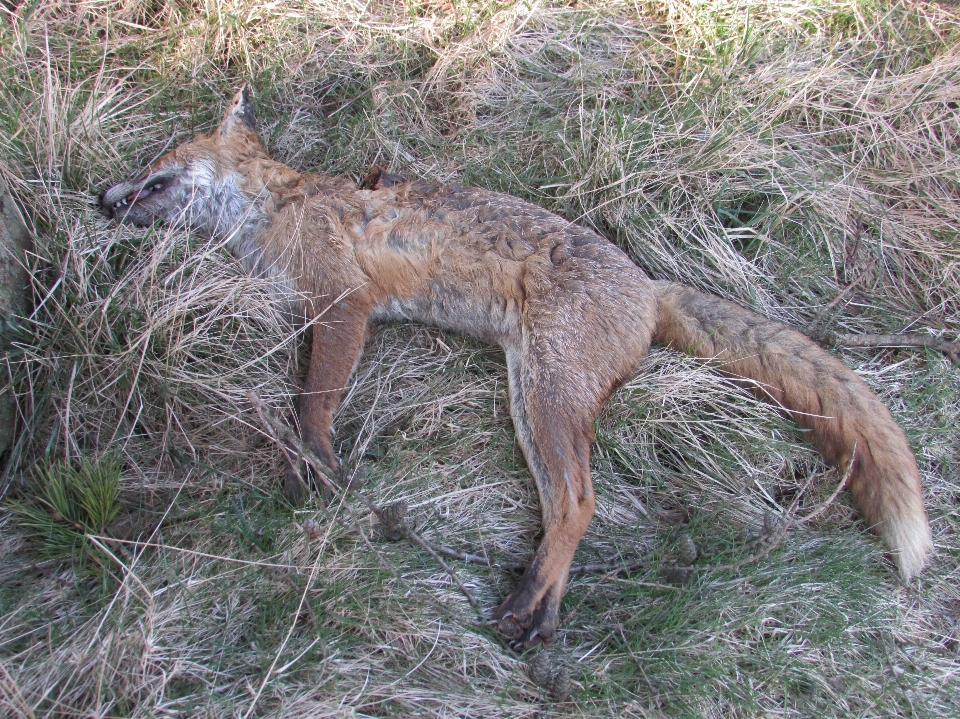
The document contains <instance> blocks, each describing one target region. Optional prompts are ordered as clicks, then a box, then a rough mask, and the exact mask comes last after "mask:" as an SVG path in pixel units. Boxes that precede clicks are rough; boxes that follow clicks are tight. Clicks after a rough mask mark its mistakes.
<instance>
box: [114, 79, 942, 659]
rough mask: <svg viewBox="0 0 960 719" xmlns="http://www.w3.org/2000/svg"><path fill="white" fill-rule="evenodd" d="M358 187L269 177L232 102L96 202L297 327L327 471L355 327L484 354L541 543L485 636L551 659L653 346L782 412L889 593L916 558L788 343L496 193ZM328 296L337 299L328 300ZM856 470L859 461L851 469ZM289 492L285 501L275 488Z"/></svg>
mask: <svg viewBox="0 0 960 719" xmlns="http://www.w3.org/2000/svg"><path fill="white" fill-rule="evenodd" d="M364 184H365V187H366V188H367V189H360V188H358V187H356V185H354V184H353V183H352V182H351V181H349V180H346V179H343V178H334V177H325V176H320V175H308V174H304V173H300V172H297V171H296V170H293V169H291V168H289V167H286V166H285V165H283V164H281V163H279V162H276V161H274V160H271V159H270V157H269V156H268V155H267V153H266V151H265V150H264V149H263V147H262V146H261V144H260V141H259V139H258V137H257V132H256V123H255V120H254V112H253V108H252V106H251V104H250V100H249V96H248V92H247V89H246V88H244V89H243V90H241V91H240V92H239V93H238V94H237V95H236V97H235V98H234V99H233V101H232V103H231V105H230V107H229V109H228V110H227V112H226V115H225V116H224V119H223V122H222V124H221V125H220V127H219V128H218V129H217V130H216V131H215V132H214V133H213V134H212V135H210V136H209V137H205V136H201V137H198V138H197V139H195V140H194V141H192V142H188V143H186V144H184V145H181V146H180V147H178V148H176V149H174V150H172V151H170V152H168V153H166V154H165V155H163V156H162V157H161V158H160V159H158V160H157V161H156V162H155V163H153V165H151V166H150V167H149V168H147V170H146V171H144V172H143V173H141V174H140V175H138V176H137V177H136V178H135V179H133V180H130V181H128V182H122V183H120V184H118V185H116V186H114V187H111V188H110V189H109V190H107V191H106V192H105V193H103V195H102V197H101V204H102V206H103V208H104V209H105V210H106V212H107V213H108V214H109V215H110V216H112V217H115V218H118V219H121V220H123V221H124V222H131V223H134V224H137V225H148V224H151V223H154V222H156V221H158V220H161V221H166V222H171V223H180V224H184V225H187V226H189V227H191V228H193V229H195V230H197V231H200V232H203V233H206V234H208V235H211V236H220V237H225V238H226V245H227V247H228V248H229V250H230V251H231V252H232V253H233V254H234V255H235V256H236V257H237V258H238V259H239V261H240V262H241V264H242V265H243V267H244V268H245V270H246V271H247V272H250V273H252V274H254V275H256V276H260V277H264V278H268V279H269V280H271V281H272V283H273V284H274V285H275V287H276V290H277V293H278V296H281V297H289V296H292V293H293V292H296V293H298V296H300V297H303V298H304V299H303V300H301V301H298V302H296V303H294V305H295V306H293V307H292V308H291V311H292V312H294V313H296V314H299V315H300V316H301V317H302V318H303V319H304V320H305V321H307V322H310V321H313V320H314V319H316V318H317V317H318V316H320V315H321V314H322V315H323V318H322V322H317V323H316V324H315V326H314V327H313V340H312V342H313V344H312V356H311V360H310V368H309V371H308V374H307V378H306V383H305V387H304V391H303V395H302V397H301V400H300V421H301V427H302V433H303V439H304V440H305V441H306V442H308V443H309V445H310V446H311V447H312V448H313V449H314V451H315V452H316V453H317V455H318V456H319V457H320V458H321V459H322V460H323V461H324V462H325V463H326V464H327V465H328V466H329V467H330V468H331V469H336V468H337V466H338V462H337V458H336V456H335V455H334V452H333V447H332V444H331V439H330V423H331V419H332V416H333V413H334V410H335V409H336V407H337V404H338V402H339V401H340V398H341V395H342V393H343V389H344V387H345V386H346V385H347V381H348V379H349V377H350V374H351V373H352V371H353V369H354V366H355V365H356V363H357V360H358V357H359V355H360V352H361V350H362V348H363V344H364V339H365V338H366V336H367V331H368V328H369V327H370V325H371V324H375V323H379V322H384V321H388V320H414V321H417V322H425V323H429V324H432V325H437V326H440V327H443V328H447V329H451V330H455V331H457V332H463V333H466V334H469V335H472V336H475V337H479V338H482V339H484V340H489V341H490V342H496V343H498V344H500V346H502V347H503V349H504V352H505V353H506V359H507V372H508V379H509V388H510V412H511V415H512V417H513V424H514V427H515V428H516V433H517V441H518V442H519V444H520V447H521V449H522V450H523V454H524V457H526V460H527V464H528V465H529V467H530V471H531V473H532V474H533V477H534V479H535V480H536V484H537V489H538V491H539V493H540V502H541V505H542V511H543V524H544V535H543V541H542V542H541V544H540V546H539V548H538V549H537V551H536V554H535V556H534V558H533V561H532V562H531V563H530V566H529V567H528V568H527V570H526V572H525V573H524V575H523V578H522V579H521V581H520V584H519V586H518V587H517V589H516V590H515V591H514V592H513V593H512V594H511V595H510V596H509V597H508V598H507V599H506V601H504V602H503V604H502V605H501V606H500V608H499V610H498V612H497V614H496V620H497V621H498V623H499V627H500V629H501V630H502V631H503V632H505V633H506V634H507V635H509V636H510V638H511V639H512V640H514V641H515V642H517V643H519V644H521V645H523V646H529V645H532V644H534V643H536V642H538V641H544V642H545V641H549V640H550V638H551V637H552V636H553V634H554V632H555V630H556V627H557V617H558V614H557V613H558V609H559V606H560V599H561V597H562V596H563V593H564V589H565V587H566V584H567V577H568V572H569V569H570V564H571V561H572V559H573V554H574V550H575V549H576V547H577V543H578V542H579V541H580V538H581V537H582V536H583V534H584V532H586V529H587V525H588V524H589V523H590V519H591V517H592V516H593V512H594V505H595V500H594V493H593V489H592V487H591V483H590V443H591V441H592V439H593V436H594V419H595V418H596V416H597V414H598V412H599V411H600V408H601V405H602V404H603V403H604V401H605V400H606V399H607V398H608V397H609V395H610V393H611V392H612V391H613V390H614V389H615V388H616V387H617V386H618V385H619V384H620V383H622V382H623V381H624V380H625V379H627V378H628V377H630V376H631V375H632V374H633V373H634V372H635V371H636V369H637V367H638V365H639V363H640V361H641V360H642V358H643V357H644V356H645V355H646V354H647V352H648V350H649V349H650V345H651V343H652V342H657V343H660V344H665V345H668V346H669V347H672V348H673V349H675V350H679V351H681V352H688V353H691V354H693V355H695V356H697V357H703V358H708V359H711V360H715V361H717V362H718V363H720V364H722V367H723V371H724V372H727V373H728V374H730V375H733V376H735V377H743V378H749V379H750V380H752V381H753V382H754V383H755V385H754V386H756V387H759V388H761V390H760V391H762V393H763V395H764V396H768V397H769V398H771V399H772V400H773V401H774V402H776V403H777V404H779V405H780V406H782V407H784V408H785V409H786V411H788V412H789V413H790V415H791V416H792V417H793V418H794V420H795V421H796V422H797V424H799V425H800V426H801V427H804V428H807V429H809V430H811V436H812V438H813V441H814V442H815V443H816V445H817V447H818V448H819V449H820V451H821V452H822V453H823V455H824V456H825V457H826V458H827V459H828V460H829V461H830V462H832V463H834V464H835V465H837V466H839V467H843V468H846V467H848V466H849V465H850V463H851V462H852V463H853V469H852V474H851V477H850V482H849V487H850V490H851V491H852V493H853V499H854V501H855V503H856V505H857V507H858V508H859V509H860V511H861V512H862V513H863V516H864V518H865V520H866V522H867V524H869V525H870V526H871V527H872V528H873V529H874V531H876V532H877V533H878V534H879V535H880V536H881V537H883V539H884V540H885V541H886V543H887V545H888V547H889V548H890V550H891V552H892V556H893V559H894V561H895V562H896V563H897V566H898V567H899V570H900V574H901V575H902V576H903V578H904V579H909V578H910V577H911V576H912V575H915V574H916V573H918V572H919V571H920V570H921V569H922V568H923V566H924V563H925V561H926V559H927V556H928V554H929V553H930V551H931V549H932V541H931V536H930V528H929V525H928V523H927V517H926V513H925V511H924V507H923V500H922V497H921V491H920V478H919V474H918V472H917V466H916V461H915V460H914V456H913V453H912V452H911V451H910V447H909V445H908V443H907V439H906V437H905V436H904V433H903V431H902V430H901V429H900V427H898V426H897V424H896V422H895V421H894V420H893V417H891V415H890V412H889V411H888V410H887V408H886V407H885V406H884V405H883V404H882V403H881V402H880V400H879V399H878V398H877V397H876V396H875V395H874V394H873V392H872V391H871V390H870V389H869V388H868V387H867V385H866V384H865V383H864V382H863V381H862V380H861V379H860V378H859V377H857V376H856V375H855V374H854V373H853V372H852V371H851V370H849V369H848V368H847V367H846V366H845V365H844V364H843V363H842V362H840V361H839V360H837V359H835V358H834V357H832V356H831V355H829V354H827V353H826V352H825V351H823V350H822V349H821V348H820V347H818V346H817V345H816V344H814V343H813V342H811V341H810V340H808V339H807V338H806V337H804V336H803V335H801V334H799V333H798V332H795V331H793V330H790V329H788V328H787V327H785V326H783V325H781V324H778V323H777V322H773V321H770V320H767V319H765V318H763V317H760V316H758V315H756V314H753V313H752V312H748V311H747V310H744V309H742V308H741V307H739V306H737V305H735V304H733V303H731V302H727V301H725V300H722V299H720V298H718V297H713V296H711V295H706V294H701V293H699V292H696V291H694V290H692V289H689V288H687V287H684V286H681V285H678V284H674V283H671V282H657V281H653V280H651V279H649V278H648V277H647V276H646V275H645V274H644V273H643V272H642V271H641V270H640V269H639V268H638V267H637V266H636V265H634V264H633V262H632V261H631V260H630V258H629V257H628V256H627V255H626V254H625V253H624V252H622V251H621V250H620V249H619V248H617V247H616V246H615V245H614V244H613V243H611V242H609V241H608V240H606V239H604V238H602V237H600V236H599V235H597V234H596V233H595V232H593V231H591V230H588V229H586V228H584V227H580V226H578V225H575V224H571V223H570V222H568V221H566V220H564V219H562V218H560V217H558V216H557V215H554V214H552V213H550V212H547V211H546V210H543V209H541V208H539V207H536V206H534V205H532V204H530V203H528V202H524V201H523V200H520V199H518V198H515V197H511V196H509V195H503V194H499V193H496V192H491V191H489V190H483V189H479V188H474V187H459V186H443V185H437V184H430V183H425V182H407V181H402V180H400V179H398V178H395V177H392V176H388V181H386V182H381V181H380V180H378V179H377V178H373V179H372V180H370V181H368V182H365V183H364ZM336 298H340V299H339V300H338V301H335V300H336ZM854 455H855V456H854ZM286 490H287V492H288V493H289V494H291V495H294V496H296V495H298V494H299V493H300V492H301V491H302V490H301V485H300V480H299V478H298V475H297V472H296V471H289V472H288V476H287V483H286Z"/></svg>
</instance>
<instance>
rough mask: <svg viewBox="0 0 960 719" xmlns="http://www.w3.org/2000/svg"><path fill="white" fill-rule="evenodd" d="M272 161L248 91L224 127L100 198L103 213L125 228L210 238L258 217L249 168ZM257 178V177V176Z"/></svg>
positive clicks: (236, 100)
mask: <svg viewBox="0 0 960 719" xmlns="http://www.w3.org/2000/svg"><path fill="white" fill-rule="evenodd" d="M264 160H265V161H267V162H269V158H267V155H266V153H265V152H264V150H263V147H262V146H261V145H260V140H259V139H258V137H257V130H256V119H255V117H254V113H253V107H252V105H251V104H250V93H249V90H248V88H246V87H244V88H243V89H241V90H240V91H239V92H238V93H237V94H236V95H235V96H234V98H233V101H232V102H231V103H230V106H229V107H228V108H227V111H226V114H225V115H224V117H223V121H222V122H221V123H220V127H219V128H218V129H217V130H215V131H214V132H213V133H212V134H210V135H207V136H204V135H201V136H199V137H197V138H196V139H195V140H193V141H191V142H187V143H184V144H182V145H180V146H179V147H177V148H176V149H174V150H171V151H170V152H167V153H165V154H164V155H162V156H161V157H160V158H159V159H158V160H156V162H154V163H153V164H152V165H150V167H148V168H147V169H146V170H144V171H143V172H141V173H139V174H138V175H136V176H135V177H134V178H133V179H130V180H127V181H126V182H121V183H119V184H117V185H114V186H113V187H111V188H110V189H109V190H107V191H106V192H104V193H103V194H102V195H101V196H100V206H101V207H102V208H103V210H104V212H106V214H107V215H108V216H110V217H112V218H115V219H118V220H120V221H121V222H127V223H131V224H134V225H141V226H143V225H151V224H153V223H154V222H157V221H163V222H168V223H176V224H185V225H187V226H189V227H191V228H192V229H195V230H200V231H203V232H206V233H208V234H211V235H213V234H217V233H225V232H230V231H232V230H234V229H235V228H236V226H237V225H238V223H240V222H242V221H243V220H244V218H248V217H249V216H250V214H251V212H252V211H253V207H252V203H253V199H254V198H255V197H256V194H257V192H258V190H262V185H261V187H260V188H257V187H251V186H250V185H251V184H253V183H251V181H250V180H251V173H250V172H249V170H248V169H247V171H245V172H244V168H245V166H249V164H250V163H251V162H257V161H264ZM254 176H255V175H254Z"/></svg>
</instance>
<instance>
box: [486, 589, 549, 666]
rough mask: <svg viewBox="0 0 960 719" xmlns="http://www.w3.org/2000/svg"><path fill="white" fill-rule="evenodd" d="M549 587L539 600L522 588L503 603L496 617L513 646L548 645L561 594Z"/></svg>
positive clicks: (500, 627) (516, 647) (499, 626)
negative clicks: (532, 597) (533, 598)
mask: <svg viewBox="0 0 960 719" xmlns="http://www.w3.org/2000/svg"><path fill="white" fill-rule="evenodd" d="M559 594H560V593H559V592H554V591H553V590H552V589H548V590H547V592H546V594H544V595H543V597H542V598H541V599H540V600H539V601H534V600H532V599H530V598H528V597H529V593H528V592H526V591H524V587H522V586H521V587H520V588H519V589H517V591H515V592H514V593H513V594H511V595H510V596H509V597H507V599H506V601H504V603H503V604H501V605H500V608H499V609H498V610H497V613H496V615H495V617H494V623H495V624H496V625H497V628H498V629H499V630H500V631H501V632H503V633H504V634H506V635H507V639H508V640H509V642H510V646H511V647H513V648H514V649H517V650H520V651H525V650H527V649H532V648H533V647H535V646H537V645H538V644H549V643H550V641H551V640H552V639H553V635H554V634H556V631H557V626H558V624H559V623H560V622H559V613H558V609H559V605H560V598H559V596H556V598H554V595H559Z"/></svg>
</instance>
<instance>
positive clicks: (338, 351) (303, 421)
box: [284, 298, 369, 502]
mask: <svg viewBox="0 0 960 719" xmlns="http://www.w3.org/2000/svg"><path fill="white" fill-rule="evenodd" d="M368 316H369V309H368V308H367V307H366V306H365V303H363V302H361V301H360V300H358V299H353V298H348V299H344V300H341V301H340V302H338V303H337V304H335V305H333V306H332V307H331V308H330V309H329V310H328V311H327V312H325V313H324V314H323V315H322V316H321V317H320V318H319V319H318V320H316V322H315V324H314V326H313V342H312V345H311V350H310V368H309V370H307V380H306V382H305V383H304V387H303V392H302V393H301V395H300V400H299V417H300V434H301V437H302V438H303V441H304V443H305V444H306V445H307V446H308V447H310V449H311V450H312V451H313V453H314V454H315V455H316V456H317V458H318V459H319V460H320V461H321V462H323V464H324V465H325V466H326V467H327V468H328V469H329V470H330V471H331V472H332V473H336V472H338V471H339V468H340V462H339V461H338V460H337V455H336V453H335V452H334V451H333V443H332V441H331V425H332V422H333V414H334V412H336V410H337V406H338V405H339V404H340V399H341V398H342V397H343V392H344V390H345V389H346V386H347V382H348V381H349V380H350V375H351V374H353V369H354V367H355V366H356V364H357V361H358V360H359V358H360V353H361V351H362V350H363V343H364V341H365V340H366V336H367V318H368ZM298 464H299V462H298ZM284 492H285V493H286V494H287V497H288V498H289V499H290V500H291V501H294V502H298V501H301V500H302V499H303V497H304V494H305V491H304V486H303V482H302V479H301V474H300V467H298V466H294V465H293V464H291V463H290V462H289V460H288V466H287V472H286V478H285V481H284Z"/></svg>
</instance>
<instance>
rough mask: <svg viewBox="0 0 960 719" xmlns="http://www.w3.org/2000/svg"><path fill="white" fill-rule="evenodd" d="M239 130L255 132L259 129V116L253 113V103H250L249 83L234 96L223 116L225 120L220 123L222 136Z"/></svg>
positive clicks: (224, 136)
mask: <svg viewBox="0 0 960 719" xmlns="http://www.w3.org/2000/svg"><path fill="white" fill-rule="evenodd" d="M238 130H239V131H246V132H253V133H256V131H257V118H256V116H255V115H254V114H253V105H251V104H250V87H249V86H247V85H244V86H243V87H242V88H240V91H239V92H238V93H237V94H236V95H234V96H233V101H232V102H231V103H230V107H228V108H227V112H226V114H225V115H224V116H223V122H221V123H220V137H221V139H223V138H226V137H228V136H229V135H231V134H232V133H234V132H237V131H238Z"/></svg>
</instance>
